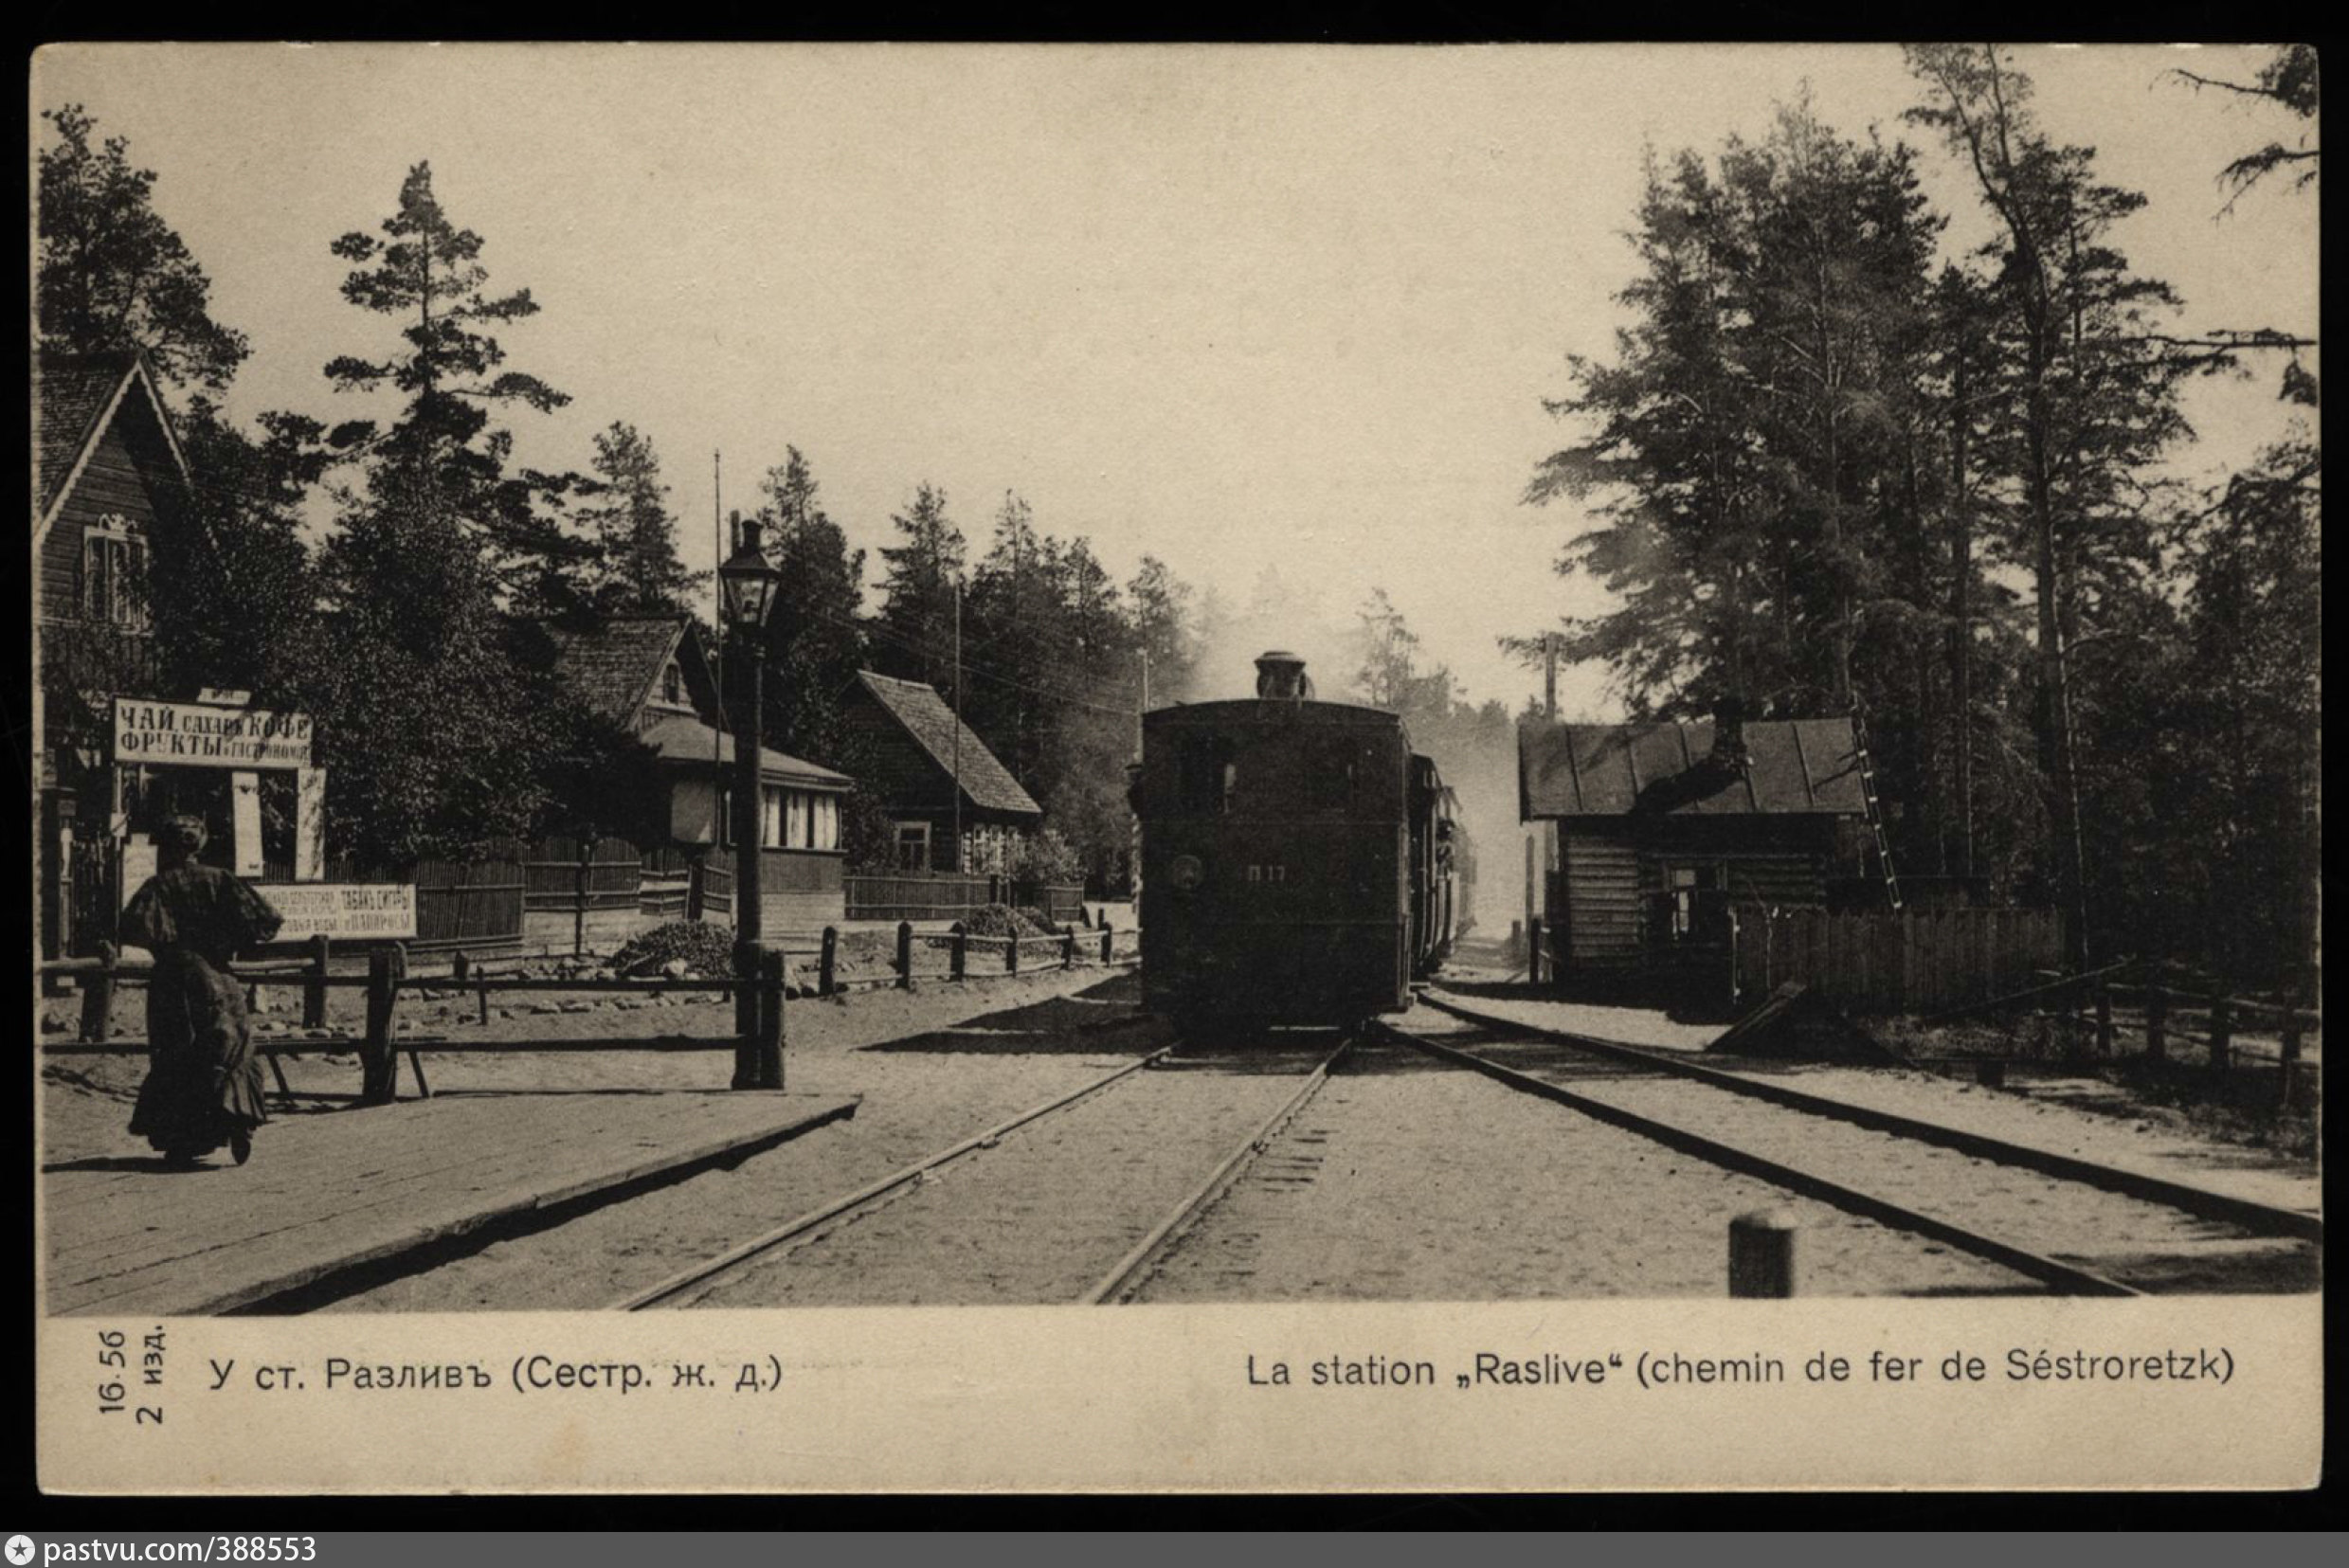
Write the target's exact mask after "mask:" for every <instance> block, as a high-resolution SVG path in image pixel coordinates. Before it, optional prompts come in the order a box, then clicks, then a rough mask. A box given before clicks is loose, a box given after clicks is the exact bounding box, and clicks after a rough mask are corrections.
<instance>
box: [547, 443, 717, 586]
mask: <svg viewBox="0 0 2349 1568" xmlns="http://www.w3.org/2000/svg"><path fill="white" fill-rule="evenodd" d="M594 468H595V478H593V479H592V480H589V481H587V482H586V483H585V484H583V485H582V487H581V489H582V491H583V493H584V495H585V496H586V497H587V500H588V501H589V502H590V503H591V504H589V505H588V506H587V507H584V508H583V509H581V511H580V513H579V514H578V521H579V523H580V524H581V526H582V527H583V528H584V530H585V531H586V532H587V536H588V538H590V539H591V540H593V541H594V543H595V546H596V548H597V550H598V551H599V555H600V559H598V560H597V561H596V562H595V563H594V564H593V565H592V566H591V567H590V568H588V570H587V574H586V575H587V583H586V585H585V586H586V594H587V599H588V600H589V601H590V602H591V603H592V604H594V605H595V606H596V607H597V608H598V609H599V610H601V611H603V612H604V613H605V614H612V615H684V614H687V613H689V612H690V610H691V609H692V604H693V596H694V594H695V592H696V589H697V587H698V586H700V585H701V584H702V583H703V582H704V580H705V577H706V574H700V573H694V572H688V571H687V570H686V569H685V564H684V563H683V562H682V561H680V560H679V559H678V551H677V519H676V518H675V517H674V516H673V515H671V514H670V512H669V506H668V499H667V497H668V494H669V487H668V486H667V485H665V484H663V483H661V480H660V455H659V454H658V453H657V452H655V451H654V450H653V443H652V439H651V438H650V437H648V436H645V435H644V434H642V433H641V432H640V431H639V430H638V429H637V428H636V426H635V425H633V424H628V423H626V422H625V421H624V420H615V421H614V422H613V423H612V424H611V426H610V428H608V429H606V430H604V431H601V432H599V433H598V434H597V436H596V438H595V462H594Z"/></svg>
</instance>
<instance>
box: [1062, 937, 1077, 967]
mask: <svg viewBox="0 0 2349 1568" xmlns="http://www.w3.org/2000/svg"><path fill="white" fill-rule="evenodd" d="M1060 967H1062V968H1063V969H1074V968H1075V967H1076V933H1075V931H1062V932H1061V933H1060Z"/></svg>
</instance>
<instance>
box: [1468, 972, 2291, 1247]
mask: <svg viewBox="0 0 2349 1568" xmlns="http://www.w3.org/2000/svg"><path fill="white" fill-rule="evenodd" d="M1424 1000H1426V1002H1427V1004H1428V1005H1429V1006H1430V1007H1433V1008H1435V1009H1437V1011H1438V1012H1443V1013H1449V1014H1451V1015H1452V1016H1453V1017H1454V1018H1460V1019H1463V1020H1464V1021H1466V1022H1469V1023H1474V1024H1481V1025H1483V1026H1485V1027H1486V1028H1491V1029H1503V1030H1508V1031H1509V1032H1511V1033H1513V1034H1519V1035H1527V1036H1533V1037H1535V1038H1538V1039H1545V1040H1556V1041H1557V1042H1559V1043H1560V1044H1562V1045H1567V1046H1572V1047H1573V1048H1574V1049H1576V1050H1578V1051H1586V1052H1589V1053H1590V1054H1593V1055H1597V1056H1605V1057H1609V1058H1611V1059H1613V1060H1616V1061H1620V1062H1628V1063H1634V1064H1636V1065H1638V1066H1641V1067H1653V1068H1654V1069H1656V1070H1657V1071H1659V1072H1670V1073H1672V1074H1675V1075H1676V1076H1679V1077H1683V1078H1692V1079H1694V1080H1696V1081H1697V1082H1698V1083H1702V1084H1709V1085H1710V1086H1712V1087H1713V1088H1715V1089H1719V1090H1726V1091H1727V1092H1729V1093H1731V1094H1742V1095H1744V1096H1746V1097H1748V1098H1750V1099H1756V1100H1764V1101H1767V1102H1769V1103H1770V1104H1772V1105H1777V1106H1782V1107H1784V1108H1787V1109H1789V1110H1798V1111H1803V1112H1805V1113H1807V1114H1810V1115H1814V1116H1826V1117H1831V1118H1833V1119H1834V1120H1835V1121H1838V1122H1848V1123H1850V1124H1851V1125H1852V1126H1859V1127H1866V1128H1868V1129H1869V1130H1870V1131H1871V1132H1888V1133H1891V1134H1893V1135H1894V1136H1896V1137H1901V1138H1910V1139H1914V1140H1916V1141H1917V1142H1918V1143H1921V1144H1933V1145H1934V1146H1936V1147H1939V1148H1946V1149H1954V1150H1956V1151H1957V1152H1959V1153H1961V1154H1966V1155H1971V1156H1973V1157H1975V1158H1977V1159H1981V1160H1989V1161H1993V1162H1997V1163H1998V1164H2002V1165H2015V1166H2020V1167H2021V1168H2023V1169H2026V1170H2034V1171H2037V1172H2038V1173H2039V1174H2040V1175H2042V1176H2052V1177H2057V1178H2060V1179H2061V1180H2063V1181H2078V1182H2080V1183H2082V1184H2083V1185H2086V1186H2091V1187H2097V1188H2101V1189H2102V1190H2104V1191H2105V1192H2113V1193H2119V1194H2120V1195H2121V1196H2123V1198H2136V1199H2143V1200H2145V1201H2147V1202H2151V1203H2159V1204H2162V1205H2164V1206H2165V1207H2168V1208H2173V1209H2179V1210H2182V1211H2184V1212H2185V1213H2187V1214H2191V1215H2194V1216H2196V1217H2199V1218H2203V1219H2215V1220H2219V1221H2222V1222H2223V1223H2226V1224H2229V1225H2234V1226H2238V1227H2240V1228H2241V1229H2243V1230H2246V1231H2249V1232H2250V1233H2251V1234H2253V1235H2268V1236H2282V1237H2287V1238H2289V1239H2292V1240H2295V1241H2314V1242H2319V1243H2322V1241H2323V1240H2324V1217H2323V1216H2322V1215H2313V1214H2306V1213H2304V1212H2303V1211H2301V1210H2298V1209H2286V1208H2284V1207H2282V1206H2281V1205H2279V1204H2274V1203H2262V1202H2260V1201H2258V1200H2257V1199H2249V1198H2237V1197H2234V1196H2233V1195H2232V1194H2229V1193H2221V1192H2213V1191H2212V1190H2211V1189H2209V1188H2208V1187H2197V1186H2194V1185H2192V1184H2190V1183H2188V1182H2184V1181H2172V1180H2170V1179H2169V1178H2168V1177H2165V1176H2155V1175H2152V1174H2150V1173H2148V1172H2144V1171H2133V1170H2126V1169H2123V1168H2122V1167H2120V1166H2118V1165H2105V1164H2099V1163H2097V1162H2095V1161H2093V1160H2083V1159H2080V1158H2079V1157H2078V1156H2076V1155H2069V1154H2059V1153H2057V1152H2056V1151H2055V1150H2053V1149H2045V1148H2037V1147H2034V1146H2033V1145H2032V1144H2015V1143H2009V1142H2008V1141H2007V1140H2005V1139H2003V1138H1994V1137H1991V1136H1990V1135H1989V1134H1987V1133H1980V1132H1968V1131H1966V1130H1965V1129H1963V1128H1961V1127H1952V1126H1942V1124H1941V1123H1939V1122H1924V1121H1920V1120H1918V1119H1917V1118H1915V1117H1913V1116H1903V1115H1901V1114H1899V1113H1898V1112H1896V1111H1889V1110H1877V1109H1874V1108H1871V1107H1868V1106H1860V1105H1853V1104H1852V1102H1850V1101H1848V1100H1836V1099H1831V1098H1829V1097H1827V1096H1826V1095H1823V1094H1811V1093H1806V1092H1805V1091H1803V1090H1798V1089H1788V1088H1786V1087H1785V1086H1784V1085H1782V1084H1773V1083H1765V1082H1762V1081H1761V1080H1759V1079H1756V1078H1750V1077H1747V1076H1745V1075H1744V1074H1743V1073H1738V1072H1724V1071H1722V1070H1721V1069H1720V1068H1716V1067H1707V1066H1705V1065H1703V1064H1702V1063H1698V1062H1692V1061H1689V1060H1686V1059H1685V1058H1683V1057H1680V1056H1676V1055H1674V1054H1671V1053H1670V1052H1666V1051H1652V1050H1649V1049H1647V1048H1645V1047H1643V1046H1636V1045H1625V1044H1624V1043H1623V1042H1621V1041H1620V1040H1602V1039H1596V1038H1593V1037H1592V1036H1587V1035H1576V1034H1571V1033H1569V1032H1567V1031H1565V1030H1563V1029H1547V1028H1544V1027H1543V1026H1542V1025H1540V1024H1534V1023H1527V1022H1524V1021H1522V1020H1520V1019H1517V1018H1507V1017H1504V1016H1502V1015H1500V1014H1497V1013H1480V1012H1477V1011H1476V1010H1474V1009H1473V1008H1468V1007H1463V1006H1461V1005H1460V1004H1459V1003H1458V1002H1456V1001H1454V1000H1450V999H1449V998H1446V997H1440V996H1437V995H1434V994H1432V993H1431V994H1430V995H1429V996H1427V997H1426V998H1425V999H1424Z"/></svg>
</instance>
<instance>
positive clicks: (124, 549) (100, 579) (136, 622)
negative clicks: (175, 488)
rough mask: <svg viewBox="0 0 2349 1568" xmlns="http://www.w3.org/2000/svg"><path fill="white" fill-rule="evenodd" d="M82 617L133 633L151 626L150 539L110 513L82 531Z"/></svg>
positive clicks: (129, 521) (125, 519)
mask: <svg viewBox="0 0 2349 1568" xmlns="http://www.w3.org/2000/svg"><path fill="white" fill-rule="evenodd" d="M81 613H82V615H83V616H84V617H85V618H87V619H88V620H91V621H95V622H100V623H102V624H105V625H110V626H120V627H124V628H126V629H129V630H133V631H145V630H146V629H147V627H148V625H149V615H148V607H147V538H146V535H145V533H144V532H141V531H140V530H139V529H138V528H137V527H136V525H134V524H133V523H132V522H131V520H130V519H129V518H127V517H124V516H121V515H119V514H113V513H109V514H107V515H105V516H103V517H101V518H99V520H98V521H97V522H95V523H93V524H91V525H90V526H89V527H88V528H87V529H85V530H83V531H82V534H81Z"/></svg>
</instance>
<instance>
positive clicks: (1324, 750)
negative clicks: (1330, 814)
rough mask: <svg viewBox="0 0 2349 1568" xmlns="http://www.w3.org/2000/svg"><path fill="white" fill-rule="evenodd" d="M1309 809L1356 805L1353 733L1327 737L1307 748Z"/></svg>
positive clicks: (1307, 808)
mask: <svg viewBox="0 0 2349 1568" xmlns="http://www.w3.org/2000/svg"><path fill="white" fill-rule="evenodd" d="M1306 755H1307V759H1308V761H1307V766H1306V769H1305V781H1304V782H1305V809H1306V810H1308V811H1336V812H1346V811H1351V810H1353V808H1354V777H1355V766H1356V748H1355V745H1354V740H1353V737H1352V736H1350V735H1330V736H1327V737H1325V738H1324V739H1323V740H1321V741H1320V742H1319V744H1317V745H1315V746H1314V747H1313V748H1311V750H1310V751H1309V752H1307V754H1306Z"/></svg>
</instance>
